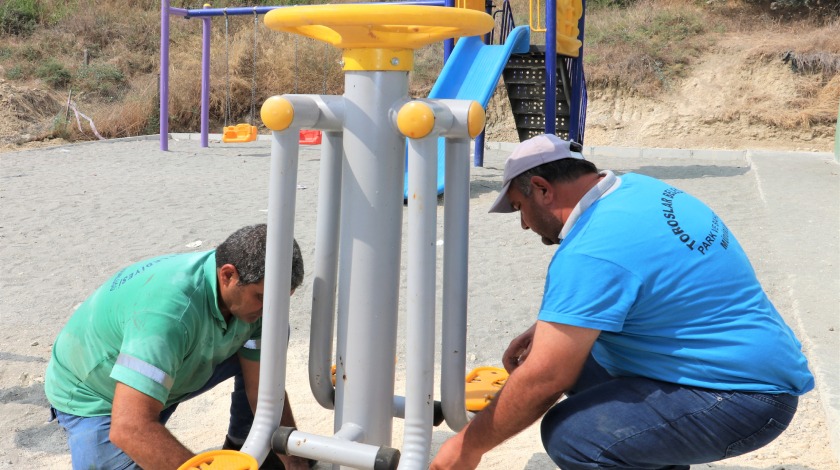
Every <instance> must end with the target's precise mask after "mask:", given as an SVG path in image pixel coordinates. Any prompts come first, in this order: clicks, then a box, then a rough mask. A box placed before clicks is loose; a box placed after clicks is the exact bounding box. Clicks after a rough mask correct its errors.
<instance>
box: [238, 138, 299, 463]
mask: <svg viewBox="0 0 840 470" xmlns="http://www.w3.org/2000/svg"><path fill="white" fill-rule="evenodd" d="M298 140H299V137H298V132H297V129H291V130H287V131H285V132H277V131H273V132H272V133H271V166H270V169H269V180H268V181H269V186H268V187H269V190H268V223H267V233H266V254H265V296H264V299H263V311H264V315H263V341H262V345H261V353H260V355H261V357H262V358H263V359H264V360H262V361H260V384H259V391H258V394H259V395H258V397H257V411H256V413H255V415H254V423H253V425H252V426H251V432H250V433H249V434H248V438H247V439H246V440H245V444H244V445H243V446H242V452H245V453H247V454H250V455H252V456H254V458H255V459H257V461H258V462H260V463H262V462H263V460H265V457H266V456H267V455H268V452H269V451H270V448H269V442H270V441H271V437H272V434H273V432H274V430H275V429H276V428H277V425H278V424H279V423H280V417H281V415H282V412H283V405H284V403H285V389H286V353H287V350H288V345H289V344H288V336H287V332H288V331H289V304H290V300H289V295H288V294H287V292H288V291H289V286H290V285H291V283H292V279H291V277H292V273H291V266H292V247H293V240H294V222H295V198H296V188H297V169H298V153H299V150H300V144H299V142H298ZM265 359H267V360H265Z"/></svg>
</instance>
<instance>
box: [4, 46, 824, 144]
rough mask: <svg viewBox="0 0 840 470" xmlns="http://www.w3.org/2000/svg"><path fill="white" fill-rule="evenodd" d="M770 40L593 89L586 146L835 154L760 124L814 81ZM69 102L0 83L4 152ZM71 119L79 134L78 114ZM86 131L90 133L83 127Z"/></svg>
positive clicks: (508, 131)
mask: <svg viewBox="0 0 840 470" xmlns="http://www.w3.org/2000/svg"><path fill="white" fill-rule="evenodd" d="M767 35H768V33H766V32H760V31H759V32H754V33H738V34H728V35H723V36H721V38H720V40H719V41H718V43H717V44H716V46H715V47H713V48H711V49H710V51H709V52H707V53H705V54H704V55H703V56H702V57H700V58H699V60H698V61H697V65H695V66H694V67H692V69H691V70H690V72H689V73H688V75H687V76H686V77H685V78H684V79H682V80H681V81H680V82H678V83H672V84H670V86H669V87H668V89H667V90H666V91H665V92H664V93H662V94H661V95H659V96H657V97H655V98H643V97H638V96H634V95H631V94H628V93H626V92H623V91H622V90H618V89H609V88H608V89H594V90H593V89H592V87H590V91H589V106H588V111H587V126H586V136H585V143H586V144H587V145H597V146H619V147H657V148H713V149H714V148H719V149H748V148H749V149H779V150H798V151H818V152H830V151H832V150H833V145H834V132H835V128H834V125H817V126H808V125H805V124H803V125H799V126H797V127H795V128H790V126H788V128H784V127H781V126H770V125H768V124H765V122H766V119H763V120H759V119H755V116H759V115H765V116H766V115H767V114H771V115H772V114H773V113H774V112H776V110H782V109H787V110H788V111H790V107H792V106H796V100H795V98H796V97H797V96H798V95H799V94H801V91H800V89H801V88H802V87H803V86H807V83H806V82H807V81H808V80H809V78H808V77H807V76H803V75H801V74H796V73H795V72H794V71H793V70H792V69H791V67H790V66H788V65H786V64H785V63H783V62H782V60H781V58H779V59H778V60H758V59H756V58H755V54H754V49H755V48H757V47H759V46H760V45H761V44H762V43H763V42H764V41H766V40H768V37H767ZM777 39H778V38H774V40H777ZM0 68H2V67H0ZM2 75H3V73H2V70H0V76H2ZM835 82H836V88H837V89H838V95H840V76H836V77H834V79H833V80H832V83H835ZM65 102H66V96H60V95H59V94H58V93H56V92H54V91H51V90H49V89H48V88H45V87H41V86H38V85H37V84H33V85H30V86H20V85H18V84H13V83H12V82H9V81H4V80H2V79H0V152H3V151H16V150H22V149H26V148H32V147H43V146H49V145H60V144H63V143H66V142H64V141H62V140H60V139H51V140H44V139H43V136H45V135H48V133H49V132H48V131H49V130H50V128H51V126H52V125H53V122H54V120H55V119H63V116H64V115H65ZM835 102H836V100H835ZM489 108H490V109H489V110H488V125H487V133H488V139H487V140H488V141H503V142H504V141H506V142H514V141H516V132H515V129H514V124H513V117H512V115H511V114H510V107H509V104H508V102H507V97H506V96H504V87H502V86H500V87H499V89H498V92H497V93H496V95H495V96H494V97H493V99H492V100H491V103H490V106H489ZM835 108H836V105H835ZM69 117H70V120H71V124H72V125H74V126H76V125H77V124H76V122H75V119H74V114H73V112H72V110H71V111H70V112H69ZM81 124H82V127H83V128H85V129H87V127H86V126H87V123H86V122H85V121H84V120H83V119H82V121H81ZM196 131H197V129H196Z"/></svg>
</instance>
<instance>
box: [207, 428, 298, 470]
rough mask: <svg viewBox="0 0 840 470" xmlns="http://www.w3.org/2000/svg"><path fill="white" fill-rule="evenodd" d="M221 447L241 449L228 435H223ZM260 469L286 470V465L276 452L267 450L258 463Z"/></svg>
mask: <svg viewBox="0 0 840 470" xmlns="http://www.w3.org/2000/svg"><path fill="white" fill-rule="evenodd" d="M222 449H224V450H240V449H242V445H241V444H234V443H233V441H231V440H230V436H225V443H224V444H222ZM260 470H286V467H285V466H284V465H283V462H281V461H280V457H278V456H277V454H275V453H274V452H269V453H268V455H267V456H266V457H265V462H263V464H262V465H260Z"/></svg>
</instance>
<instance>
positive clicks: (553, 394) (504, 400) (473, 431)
mask: <svg viewBox="0 0 840 470" xmlns="http://www.w3.org/2000/svg"><path fill="white" fill-rule="evenodd" d="M534 372H537V371H533V370H529V368H527V367H526V366H523V367H520V368H518V369H517V370H516V371H515V372H514V373H513V374H511V376H510V377H509V378H508V380H507V382H506V383H505V386H504V388H502V390H501V391H500V392H499V394H498V395H496V398H495V399H494V400H493V401H492V402H491V403H490V405H489V406H488V407H487V408H486V409H485V410H484V411H482V412H480V413H478V414H476V416H475V418H474V419H473V420H472V421H470V423H469V424H468V425H467V427H466V428H465V429H464V430H463V431H462V433H463V439H464V446H465V447H466V448H467V449H475V450H477V451H480V452H481V453H482V454H483V453H485V452H487V451H489V450H490V449H492V448H494V447H496V446H497V445H499V444H501V443H502V442H504V441H505V440H507V439H509V438H511V437H513V436H514V435H516V434H518V433H519V432H521V431H523V430H524V429H525V428H527V427H528V426H530V425H531V424H533V423H534V422H535V421H536V420H538V419H539V418H540V417H541V416H542V415H543V414H545V412H546V411H548V409H549V408H550V407H551V405H553V404H554V403H556V402H557V400H558V399H559V398H560V396H561V395H562V394H563V391H562V390H557V389H555V388H554V387H552V386H551V384H550V382H547V381H544V380H540V379H541V377H539V376H536V377H535V376H533V375H532V374H533V373H534Z"/></svg>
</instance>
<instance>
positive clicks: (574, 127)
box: [569, 0, 586, 144]
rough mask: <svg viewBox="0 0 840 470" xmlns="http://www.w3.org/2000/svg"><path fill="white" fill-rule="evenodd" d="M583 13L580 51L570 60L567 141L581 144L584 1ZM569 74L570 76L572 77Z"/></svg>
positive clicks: (579, 27)
mask: <svg viewBox="0 0 840 470" xmlns="http://www.w3.org/2000/svg"><path fill="white" fill-rule="evenodd" d="M581 3H582V7H583V12H582V13H581V15H580V19H579V20H578V30H579V31H580V35H579V36H578V39H580V51H579V53H578V56H577V57H575V58H574V59H572V67H571V71H572V74H573V76H571V77H569V82H570V83H571V84H572V93H571V98H572V102H571V103H569V106H570V109H569V140H574V141H575V142H579V143H581V144H582V143H583V130H582V129H580V123H581V114H582V113H583V112H584V110H583V106H584V99H583V93H584V82H583V81H584V76H583V37H584V34H583V25H584V23H585V22H586V0H581ZM572 74H570V75H572Z"/></svg>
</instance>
